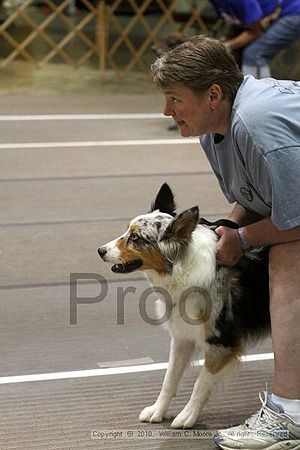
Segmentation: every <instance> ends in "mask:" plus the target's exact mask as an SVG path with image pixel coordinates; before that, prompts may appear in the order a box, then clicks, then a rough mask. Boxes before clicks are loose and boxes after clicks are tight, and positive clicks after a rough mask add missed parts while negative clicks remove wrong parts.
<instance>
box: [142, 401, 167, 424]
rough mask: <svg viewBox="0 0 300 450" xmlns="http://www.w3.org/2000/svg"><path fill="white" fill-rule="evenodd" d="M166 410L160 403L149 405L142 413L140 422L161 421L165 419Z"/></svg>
mask: <svg viewBox="0 0 300 450" xmlns="http://www.w3.org/2000/svg"><path fill="white" fill-rule="evenodd" d="M163 415H164V411H162V410H161V408H159V406H158V405H156V404H155V403H154V405H151V406H147V408H145V409H143V411H142V412H141V414H140V417H139V420H140V422H150V423H159V422H162V421H163Z"/></svg>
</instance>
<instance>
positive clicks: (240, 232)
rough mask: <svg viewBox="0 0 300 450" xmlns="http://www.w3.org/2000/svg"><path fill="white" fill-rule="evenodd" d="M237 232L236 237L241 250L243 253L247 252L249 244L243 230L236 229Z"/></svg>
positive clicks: (242, 228)
mask: <svg viewBox="0 0 300 450" xmlns="http://www.w3.org/2000/svg"><path fill="white" fill-rule="evenodd" d="M237 232H238V237H239V240H240V244H241V247H242V249H243V250H244V251H245V250H249V248H251V245H250V244H249V242H248V241H247V239H246V236H245V228H244V227H241V228H238V229H237Z"/></svg>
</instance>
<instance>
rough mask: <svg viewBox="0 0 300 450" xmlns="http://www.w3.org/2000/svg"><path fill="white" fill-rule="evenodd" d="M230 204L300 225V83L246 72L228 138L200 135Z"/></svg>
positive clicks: (278, 224) (283, 226)
mask: <svg viewBox="0 0 300 450" xmlns="http://www.w3.org/2000/svg"><path fill="white" fill-rule="evenodd" d="M200 142H201V145H202V147H203V149H204V151H205V153H206V156H207V158H208V160H209V162H210V164H211V166H212V169H213V171H214V173H215V174H216V176H217V179H218V181H219V184H220V187H221V189H222V191H223V193H224V195H225V196H226V198H227V200H228V201H229V202H230V203H233V202H238V203H240V204H241V205H243V206H244V207H245V208H248V209H250V210H253V211H255V212H257V213H259V214H261V215H262V216H263V217H270V216H271V218H272V222H273V223H274V225H275V226H276V227H277V228H278V229H280V230H284V229H289V228H294V227H296V226H297V225H300V82H295V81H281V80H280V81H279V80H275V79H272V78H266V79H263V80H256V79H255V78H254V77H252V76H246V77H245V78H244V81H243V83H242V85H241V86H240V88H239V90H238V92H237V95H236V98H235V101H234V104H233V109H232V115H231V124H230V127H229V130H228V132H227V134H226V135H225V137H224V138H223V139H222V140H221V141H220V142H218V135H215V134H206V135H204V136H201V137H200Z"/></svg>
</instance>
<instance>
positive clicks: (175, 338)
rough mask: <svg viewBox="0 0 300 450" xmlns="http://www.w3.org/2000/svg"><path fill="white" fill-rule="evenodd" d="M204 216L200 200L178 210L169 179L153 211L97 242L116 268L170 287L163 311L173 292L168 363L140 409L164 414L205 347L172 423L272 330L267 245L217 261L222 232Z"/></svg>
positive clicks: (187, 421)
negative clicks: (151, 399)
mask: <svg viewBox="0 0 300 450" xmlns="http://www.w3.org/2000/svg"><path fill="white" fill-rule="evenodd" d="M198 220H199V211H198V208H197V207H194V208H191V209H189V210H187V211H184V212H183V213H181V214H179V215H177V216H176V215H175V202H174V197H173V194H172V192H171V190H170V188H169V186H168V185H167V184H164V185H163V186H162V188H161V189H160V191H159V193H158V195H157V197H156V200H155V202H154V203H153V205H152V210H151V212H150V213H148V214H144V215H141V216H138V217H136V218H135V219H133V220H132V221H131V222H130V225H129V228H128V230H127V231H126V233H125V234H123V235H122V236H120V237H119V238H117V239H115V240H114V241H111V242H109V243H108V244H106V245H105V246H103V247H101V248H100V249H99V250H98V251H99V254H100V256H101V258H102V259H103V260H104V261H106V262H111V263H113V264H114V265H113V267H112V270H113V271H114V272H121V273H127V272H132V271H134V270H145V271H146V272H147V275H148V277H149V279H150V281H151V282H152V284H153V285H154V286H159V287H160V288H162V289H164V290H165V292H166V293H167V294H168V295H166V296H165V298H164V296H163V297H162V298H161V299H160V300H158V302H157V307H158V311H159V317H162V316H163V315H164V312H165V311H166V302H167V301H168V299H170V298H171V302H172V305H171V315H170V318H169V320H168V321H167V323H166V327H167V329H168V331H169V333H170V336H171V349H170V359H169V365H168V369H167V371H166V374H165V378H164V382H163V386H162V389H161V392H160V394H159V396H158V398H157V400H156V402H155V403H154V404H153V405H152V406H149V407H147V408H145V409H144V410H143V411H142V412H141V414H140V420H141V421H146V422H161V421H162V420H163V417H164V416H165V414H166V412H167V408H168V405H169V403H170V401H171V399H172V397H173V396H175V395H176V390H177V386H178V383H179V380H180V378H181V376H182V373H183V371H184V369H185V367H186V366H187V365H188V363H189V362H190V360H191V358H192V356H193V355H194V354H195V352H197V353H199V352H200V351H201V352H203V353H204V355H205V364H204V367H203V368H202V370H201V372H200V374H199V376H198V378H197V380H196V383H195V386H194V389H193V392H192V395H191V398H190V400H189V402H188V403H187V405H186V406H185V408H184V409H183V410H182V411H181V412H180V413H179V414H178V416H177V417H176V418H175V419H174V421H173V422H172V427H174V428H188V427H192V426H193V425H194V424H195V422H196V420H197V417H198V415H199V413H200V411H201V409H202V407H203V405H204V404H205V402H206V401H207V400H208V398H209V397H210V395H211V394H212V392H213V391H214V390H215V388H216V386H217V384H218V383H219V382H220V381H223V380H224V379H225V378H226V376H227V375H229V374H231V373H232V372H233V370H234V368H235V366H236V363H237V361H238V359H239V356H240V355H242V354H243V353H244V352H245V349H246V346H247V344H249V343H250V342H251V341H254V340H257V339H259V338H261V337H263V336H264V335H266V334H267V333H268V332H269V331H270V316H269V286H268V252H267V250H260V251H256V252H249V253H248V254H247V255H245V256H244V257H243V258H242V259H241V260H240V262H239V263H238V264H237V265H236V266H235V267H224V266H216V247H217V240H218V236H217V235H216V234H215V232H214V231H213V230H211V229H210V228H207V227H204V226H202V225H198ZM167 306H170V305H167Z"/></svg>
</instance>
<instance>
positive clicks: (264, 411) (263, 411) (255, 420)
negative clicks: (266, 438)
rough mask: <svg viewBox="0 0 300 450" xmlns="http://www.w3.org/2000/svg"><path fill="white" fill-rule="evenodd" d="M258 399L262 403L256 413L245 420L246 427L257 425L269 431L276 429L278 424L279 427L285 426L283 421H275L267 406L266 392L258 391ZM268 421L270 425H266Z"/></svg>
mask: <svg viewBox="0 0 300 450" xmlns="http://www.w3.org/2000/svg"><path fill="white" fill-rule="evenodd" d="M259 399H260V401H261V403H262V406H261V408H260V410H259V411H258V412H257V413H256V414H253V415H252V416H251V417H250V418H249V419H248V420H246V421H245V425H246V427H247V428H255V427H257V426H259V427H261V428H264V429H266V430H268V431H270V432H272V430H276V429H278V425H279V426H280V429H282V428H285V426H284V424H283V423H280V422H278V421H276V422H275V419H274V415H273V414H272V412H270V410H269V408H268V407H267V399H268V392H267V391H261V392H260V393H259ZM268 422H269V424H270V425H271V426H270V425H268Z"/></svg>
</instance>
